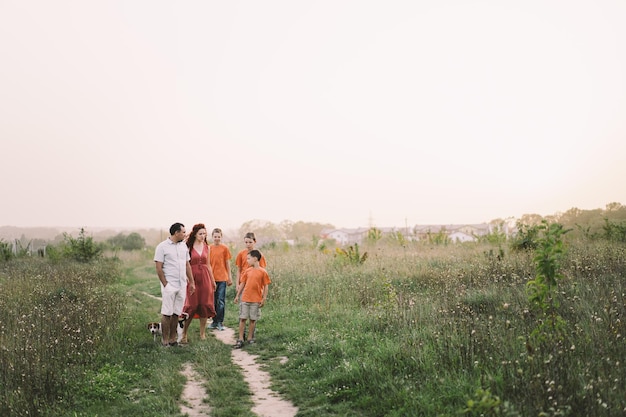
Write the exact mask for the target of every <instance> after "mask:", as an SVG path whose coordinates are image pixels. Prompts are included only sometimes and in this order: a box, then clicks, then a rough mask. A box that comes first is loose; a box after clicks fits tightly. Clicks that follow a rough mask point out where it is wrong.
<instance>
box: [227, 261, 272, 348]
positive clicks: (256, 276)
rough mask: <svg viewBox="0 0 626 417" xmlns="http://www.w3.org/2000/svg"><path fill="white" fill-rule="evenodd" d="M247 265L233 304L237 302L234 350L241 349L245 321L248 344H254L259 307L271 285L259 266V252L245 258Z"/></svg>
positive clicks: (265, 272) (259, 313)
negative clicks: (236, 327) (237, 322)
mask: <svg viewBox="0 0 626 417" xmlns="http://www.w3.org/2000/svg"><path fill="white" fill-rule="evenodd" d="M246 260H247V262H248V265H250V268H248V269H246V270H245V271H244V272H243V274H241V278H240V279H239V283H238V284H237V295H235V303H237V302H238V301H239V296H241V303H239V339H238V340H237V343H236V344H235V349H240V348H242V347H243V342H244V331H245V329H246V321H248V320H250V326H249V327H248V335H250V337H251V339H250V340H249V341H248V343H254V328H255V327H256V322H257V320H259V319H260V318H261V307H263V306H264V305H265V301H267V291H268V285H269V284H270V283H271V281H270V277H269V275H268V274H267V271H266V270H265V269H263V268H262V267H261V266H260V265H259V261H260V260H261V252H259V251H258V250H256V249H253V250H251V251H250V252H249V253H248V256H247V259H246Z"/></svg>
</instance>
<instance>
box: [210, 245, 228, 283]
mask: <svg viewBox="0 0 626 417" xmlns="http://www.w3.org/2000/svg"><path fill="white" fill-rule="evenodd" d="M210 258H211V269H213V276H214V277H215V282H224V281H228V278H229V276H228V269H227V268H226V265H227V264H228V262H229V261H230V259H231V258H232V256H231V254H230V250H229V249H228V246H226V245H224V244H223V243H220V244H219V245H211V253H210Z"/></svg>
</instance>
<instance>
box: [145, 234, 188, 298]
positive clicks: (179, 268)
mask: <svg viewBox="0 0 626 417" xmlns="http://www.w3.org/2000/svg"><path fill="white" fill-rule="evenodd" d="M189 259H190V257H189V249H188V248H187V245H185V243H184V242H178V243H174V242H173V241H172V240H171V239H170V238H169V237H168V238H167V239H165V240H164V241H163V242H161V243H159V244H158V246H157V247H156V250H155V252H154V261H155V262H163V273H164V274H165V279H166V280H167V285H168V286H169V285H170V284H171V285H173V286H174V287H178V288H179V287H182V286H184V285H187V261H189Z"/></svg>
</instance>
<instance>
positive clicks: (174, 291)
mask: <svg viewBox="0 0 626 417" xmlns="http://www.w3.org/2000/svg"><path fill="white" fill-rule="evenodd" d="M186 296H187V286H186V285H183V286H182V287H175V286H173V285H172V284H167V285H166V286H165V287H164V286H163V284H161V314H163V315H164V316H171V315H172V314H175V315H177V316H180V315H181V313H182V312H183V306H184V305H185V297H186Z"/></svg>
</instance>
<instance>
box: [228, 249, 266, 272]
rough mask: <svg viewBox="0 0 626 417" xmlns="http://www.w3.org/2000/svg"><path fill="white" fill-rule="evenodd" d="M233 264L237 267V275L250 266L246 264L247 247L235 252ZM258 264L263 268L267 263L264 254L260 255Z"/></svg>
mask: <svg viewBox="0 0 626 417" xmlns="http://www.w3.org/2000/svg"><path fill="white" fill-rule="evenodd" d="M235 265H237V267H238V268H239V276H241V275H242V274H243V271H245V270H246V269H248V268H250V265H248V249H244V250H242V251H240V252H239V253H238V254H237V258H236V259H235ZM259 266H260V267H261V268H265V267H266V266H267V263H266V262H265V255H261V259H260V260H259Z"/></svg>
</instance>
